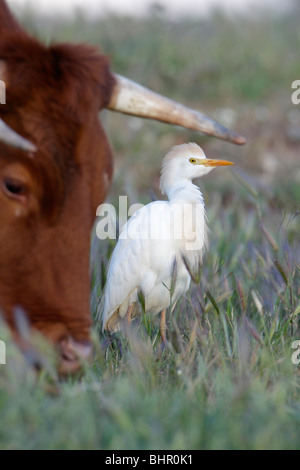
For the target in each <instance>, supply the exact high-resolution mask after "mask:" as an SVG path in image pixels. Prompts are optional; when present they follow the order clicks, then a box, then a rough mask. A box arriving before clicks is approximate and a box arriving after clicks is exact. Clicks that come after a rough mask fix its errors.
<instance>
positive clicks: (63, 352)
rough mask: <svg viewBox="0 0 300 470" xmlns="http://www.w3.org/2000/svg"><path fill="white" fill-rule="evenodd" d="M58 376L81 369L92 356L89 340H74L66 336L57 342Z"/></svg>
mask: <svg viewBox="0 0 300 470" xmlns="http://www.w3.org/2000/svg"><path fill="white" fill-rule="evenodd" d="M59 356H60V357H59V361H60V362H59V368H58V373H59V375H60V376H65V375H68V374H74V373H76V372H79V371H80V370H82V369H83V367H84V364H86V363H88V362H91V360H92V358H93V346H92V343H91V342H90V341H76V340H74V339H73V338H72V337H68V338H65V339H63V340H62V341H60V343H59Z"/></svg>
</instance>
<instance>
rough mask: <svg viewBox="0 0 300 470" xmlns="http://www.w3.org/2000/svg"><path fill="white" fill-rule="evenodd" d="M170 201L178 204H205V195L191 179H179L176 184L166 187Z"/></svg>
mask: <svg viewBox="0 0 300 470" xmlns="http://www.w3.org/2000/svg"><path fill="white" fill-rule="evenodd" d="M164 189H165V193H166V194H167V196H168V199H169V201H170V202H172V203H173V202H174V203H178V204H203V195H202V193H201V191H200V189H199V187H198V186H196V185H195V184H193V183H192V181H190V180H185V179H182V180H179V181H178V182H177V184H176V185H173V186H170V187H165V188H164Z"/></svg>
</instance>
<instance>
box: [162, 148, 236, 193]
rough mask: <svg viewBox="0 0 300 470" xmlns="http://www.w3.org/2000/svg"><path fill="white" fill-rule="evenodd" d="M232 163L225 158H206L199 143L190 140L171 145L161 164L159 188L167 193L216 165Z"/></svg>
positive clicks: (206, 172)
mask: <svg viewBox="0 0 300 470" xmlns="http://www.w3.org/2000/svg"><path fill="white" fill-rule="evenodd" d="M228 165H233V163H232V162H229V161H227V160H217V159H209V158H206V156H205V153H204V152H203V150H202V149H201V147H199V145H197V144H195V143H193V142H190V143H188V144H182V145H177V146H175V147H173V148H172V149H171V150H170V151H169V152H168V153H167V155H166V156H165V158H164V160H163V165H162V172H161V180H160V189H161V191H162V193H163V194H165V193H166V194H168V192H169V191H170V190H172V189H173V188H174V189H175V188H176V186H180V185H182V183H183V182H184V181H191V180H193V179H195V178H200V177H201V176H205V175H207V174H208V173H209V172H210V171H211V170H213V168H216V167H218V166H228Z"/></svg>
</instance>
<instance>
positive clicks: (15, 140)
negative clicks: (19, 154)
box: [0, 119, 37, 152]
mask: <svg viewBox="0 0 300 470" xmlns="http://www.w3.org/2000/svg"><path fill="white" fill-rule="evenodd" d="M0 141H1V142H4V143H5V144H7V145H11V146H12V147H15V148H18V149H20V150H24V151H26V152H36V150H37V149H36V147H35V145H33V144H32V143H31V142H29V141H28V140H26V139H24V137H21V136H20V135H19V134H17V133H16V132H15V131H14V130H12V129H11V128H10V127H8V125H7V124H5V122H4V121H2V119H0Z"/></svg>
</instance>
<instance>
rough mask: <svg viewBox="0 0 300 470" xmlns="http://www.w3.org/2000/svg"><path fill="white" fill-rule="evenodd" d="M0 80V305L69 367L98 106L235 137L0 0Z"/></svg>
mask: <svg viewBox="0 0 300 470" xmlns="http://www.w3.org/2000/svg"><path fill="white" fill-rule="evenodd" d="M0 79H1V80H3V81H4V82H5V84H6V104H4V105H0V119H1V120H2V125H0V141H1V142H0V306H1V309H2V311H3V312H4V315H5V318H6V319H7V321H8V323H9V324H10V326H11V327H12V328H14V326H15V321H14V311H15V309H16V306H21V307H22V309H23V310H24V311H25V312H26V314H27V315H28V318H29V321H30V324H31V325H32V326H33V327H34V328H35V329H37V330H39V331H40V332H42V333H44V334H45V335H46V336H47V338H49V339H50V340H52V341H53V342H54V343H56V344H58V345H59V348H60V352H61V366H60V370H61V372H66V371H73V370H76V369H77V368H78V366H79V361H78V356H83V357H86V358H87V357H89V356H90V354H91V344H90V327H91V318H90V312H89V293H90V291H89V250H90V232H91V229H92V226H93V222H94V219H95V214H96V208H97V207H98V206H99V204H101V203H102V202H103V201H104V199H105V197H106V194H107V190H108V188H109V183H110V181H111V178H112V171H113V164H112V153H111V149H110V146H109V143H108V141H107V138H106V136H105V134H104V131H103V129H102V127H101V124H100V122H99V119H98V113H99V111H100V110H101V109H103V108H106V107H108V108H110V109H113V110H117V111H121V112H125V113H129V114H135V115H139V116H143V117H150V118H153V119H159V120H162V121H166V122H171V123H175V124H180V125H184V126H186V127H190V128H192V129H197V130H202V131H203V132H206V133H208V134H212V135H215V136H217V137H220V138H224V139H226V140H230V141H232V142H235V143H243V138H242V137H241V136H239V135H237V134H235V133H232V132H230V131H228V130H227V129H225V128H223V127H222V126H220V125H218V124H216V123H214V122H213V121H211V120H209V119H208V118H205V116H203V115H201V114H200V113H196V112H194V111H191V110H188V109H187V108H185V107H183V106H181V105H177V104H176V103H173V102H171V101H170V100H167V99H164V98H162V97H160V96H159V95H156V94H154V93H153V92H150V91H149V90H145V89H144V88H142V87H140V86H139V85H137V84H134V83H133V82H129V81H128V80H126V79H124V78H122V77H119V76H116V75H113V74H112V72H111V71H110V67H109V62H108V59H107V58H106V57H105V56H103V55H101V53H100V52H99V51H98V50H97V49H96V48H94V47H91V46H87V45H68V44H63V45H51V46H50V47H46V46H44V45H42V44H41V43H40V42H38V41H37V40H35V39H34V38H32V37H30V36H29V35H28V34H27V33H26V32H25V31H24V29H23V28H22V27H21V26H20V25H19V24H18V23H17V21H16V20H15V19H14V17H13V16H12V15H11V13H10V11H9V10H8V8H7V5H6V3H5V1H4V0H0ZM4 123H5V124H6V126H9V128H10V129H11V130H12V129H13V130H14V131H15V132H16V133H17V134H15V133H14V132H12V131H11V130H8V128H7V127H5V124H4ZM0 124H1V122H0ZM19 136H22V138H21V137H19ZM24 138H25V139H26V140H25V139H24Z"/></svg>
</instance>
